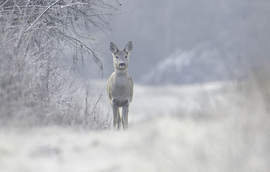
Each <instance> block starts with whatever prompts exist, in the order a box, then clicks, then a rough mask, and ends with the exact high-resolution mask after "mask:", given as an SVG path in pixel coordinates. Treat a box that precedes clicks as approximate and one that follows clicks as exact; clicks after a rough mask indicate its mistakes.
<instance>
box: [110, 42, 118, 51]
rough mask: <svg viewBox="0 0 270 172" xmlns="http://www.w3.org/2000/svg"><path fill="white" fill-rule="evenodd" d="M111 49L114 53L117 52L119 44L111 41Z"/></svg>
mask: <svg viewBox="0 0 270 172" xmlns="http://www.w3.org/2000/svg"><path fill="white" fill-rule="evenodd" d="M110 50H111V52H112V53H113V54H115V53H116V52H117V51H118V48H117V46H116V45H115V44H114V43H113V42H111V44H110Z"/></svg>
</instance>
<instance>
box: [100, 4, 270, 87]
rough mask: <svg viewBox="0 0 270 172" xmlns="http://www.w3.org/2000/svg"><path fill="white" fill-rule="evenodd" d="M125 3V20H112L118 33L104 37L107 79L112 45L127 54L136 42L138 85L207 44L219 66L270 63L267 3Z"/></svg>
mask: <svg viewBox="0 0 270 172" xmlns="http://www.w3.org/2000/svg"><path fill="white" fill-rule="evenodd" d="M120 3H122V6H121V9H122V14H120V15H115V16H113V17H112V18H111V20H112V21H111V27H112V32H111V33H110V32H108V33H107V34H108V35H106V36H105V37H104V39H105V41H104V44H103V48H104V52H106V54H105V55H103V60H104V76H105V78H106V77H108V76H109V75H110V73H111V72H112V71H113V65H112V56H111V54H110V52H109V42H114V43H115V44H116V45H117V46H118V47H119V48H124V46H125V45H126V43H127V42H128V41H130V40H132V41H133V43H134V49H133V52H132V53H131V55H130V61H131V62H130V63H131V65H130V67H129V73H130V74H131V75H132V76H133V77H134V80H135V81H136V82H141V78H142V77H143V75H144V74H146V73H148V72H151V71H153V70H154V69H155V68H156V67H157V66H156V65H157V64H158V63H160V62H162V60H164V59H166V58H168V57H170V56H172V55H173V54H175V52H181V53H183V52H190V51H191V50H192V49H194V48H196V47H197V46H199V45H201V44H205V43H206V44H211V46H212V47H214V48H215V49H217V50H219V51H221V52H222V54H223V55H219V56H217V57H216V62H215V63H216V64H217V65H220V63H221V65H223V67H226V68H228V65H229V66H230V65H235V61H236V60H235V59H236V58H239V57H241V59H242V61H243V62H242V63H241V65H242V66H245V67H247V66H248V68H251V67H252V66H254V65H255V64H254V63H253V62H256V63H260V62H261V61H262V59H265V58H268V57H267V56H268V53H269V50H268V46H267V45H268V44H269V39H268V38H269V36H270V35H269V34H270V33H269V24H270V21H269V20H268V16H269V13H270V10H269V5H270V3H269V2H268V1H266V0H260V1H245V0H237V1H235V0H228V1H216V0H206V1H200V0H192V1H182V0H180V1H176V0H175V1H174V0H169V1H155V0H149V1H143V0H138V1H125V2H121V1H120ZM208 50H209V49H204V50H202V51H208ZM181 53H180V54H181ZM180 54H179V55H180ZM224 54H230V58H229V59H224V58H225V57H224ZM195 59H196V58H194V60H195ZM224 61H227V62H226V63H228V64H224ZM192 67H194V66H190V68H192ZM238 67H239V66H238ZM229 70H230V71H231V70H235V67H234V68H230V69H229ZM221 75H228V74H225V73H222V74H221ZM217 80H219V79H218V78H217ZM141 83H143V82H141Z"/></svg>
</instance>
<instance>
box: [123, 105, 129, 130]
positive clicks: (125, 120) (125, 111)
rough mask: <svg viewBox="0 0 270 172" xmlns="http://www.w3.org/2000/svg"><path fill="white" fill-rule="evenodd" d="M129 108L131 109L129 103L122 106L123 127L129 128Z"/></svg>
mask: <svg viewBox="0 0 270 172" xmlns="http://www.w3.org/2000/svg"><path fill="white" fill-rule="evenodd" d="M128 109H129V103H128V102H127V104H126V105H125V106H123V107H122V122H123V128H124V129H127V128H128Z"/></svg>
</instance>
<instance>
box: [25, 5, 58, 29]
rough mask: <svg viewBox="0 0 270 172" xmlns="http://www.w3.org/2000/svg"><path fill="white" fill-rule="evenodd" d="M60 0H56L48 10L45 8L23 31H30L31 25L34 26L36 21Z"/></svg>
mask: <svg viewBox="0 0 270 172" xmlns="http://www.w3.org/2000/svg"><path fill="white" fill-rule="evenodd" d="M59 1H60V0H57V1H55V2H54V3H53V4H52V5H50V6H49V7H48V8H46V10H44V11H43V12H42V13H41V14H40V15H39V16H38V17H37V19H36V20H35V21H34V22H33V23H31V24H30V26H29V27H28V28H27V29H25V30H24V31H23V33H25V32H26V31H28V30H29V29H31V27H32V26H34V25H35V24H36V22H37V21H38V20H39V19H40V18H41V16H43V15H44V14H45V13H46V12H47V11H48V10H49V9H50V8H52V7H53V6H54V5H56V4H57V3H58V2H59Z"/></svg>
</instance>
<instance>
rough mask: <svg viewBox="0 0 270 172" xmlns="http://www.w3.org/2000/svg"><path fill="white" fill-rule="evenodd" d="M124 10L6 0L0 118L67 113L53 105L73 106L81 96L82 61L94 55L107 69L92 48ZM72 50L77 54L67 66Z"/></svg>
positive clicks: (0, 20)
mask: <svg viewBox="0 0 270 172" xmlns="http://www.w3.org/2000/svg"><path fill="white" fill-rule="evenodd" d="M119 7H120V4H119V3H118V1H115V2H112V3H108V2H107V1H104V0H35V1H33V0H0V39H1V40H0V52H1V54H0V104H1V105H0V106H1V108H0V109H1V110H0V111H1V112H0V113H1V115H0V120H1V121H2V122H3V121H5V120H4V119H11V118H12V119H15V118H19V119H20V120H21V119H22V118H23V117H24V116H25V115H26V114H35V115H33V116H34V117H35V118H38V119H36V120H39V121H42V120H45V116H48V113H49V114H55V113H57V114H61V113H63V112H62V111H61V110H59V109H61V108H55V109H54V108H52V106H53V107H55V106H60V105H56V104H57V103H59V104H61V106H65V105H66V106H69V104H70V103H71V99H72V100H73V99H74V98H72V96H71V95H74V94H77V93H75V92H76V90H77V89H78V87H79V86H80V83H81V80H82V78H81V77H80V76H82V73H81V72H80V70H79V69H78V68H76V61H78V60H81V61H82V62H83V61H84V58H88V57H91V58H92V60H93V61H94V63H95V64H96V65H97V66H98V67H99V68H100V69H101V70H102V69H103V64H102V61H101V59H100V58H99V57H98V55H97V53H96V52H95V50H93V49H92V45H93V44H95V40H96V37H95V34H96V33H97V32H104V33H106V31H109V30H110V29H111V28H110V25H109V24H110V16H111V15H114V14H117V13H118V11H119ZM66 48H69V49H74V51H76V52H77V53H76V54H74V56H73V64H71V65H66V66H64V65H61V64H60V63H61V62H63V59H62V57H63V52H64V51H65V49H66ZM63 93H64V94H63ZM84 93H85V92H84ZM63 97H66V98H65V99H63ZM51 99H52V100H51ZM73 103H74V102H73ZM41 107H42V108H41ZM44 107H50V109H53V110H49V111H48V110H44V111H41V110H40V109H46V108H44ZM69 107H70V106H69ZM73 107H74V109H76V108H79V107H77V106H76V104H73ZM47 109H48V108H47ZM62 109H63V108H62ZM74 109H73V110H74ZM28 111H29V112H28ZM64 112H65V113H70V112H67V108H66V110H65V111H64ZM65 113H63V114H65ZM69 115H70V114H69ZM66 116H68V115H66ZM59 118H61V120H63V118H64V117H63V116H61V115H60V116H59ZM27 119H28V117H27ZM40 119H42V120H40ZM46 120H47V122H48V121H50V120H48V119H46ZM46 120H45V121H46Z"/></svg>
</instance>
